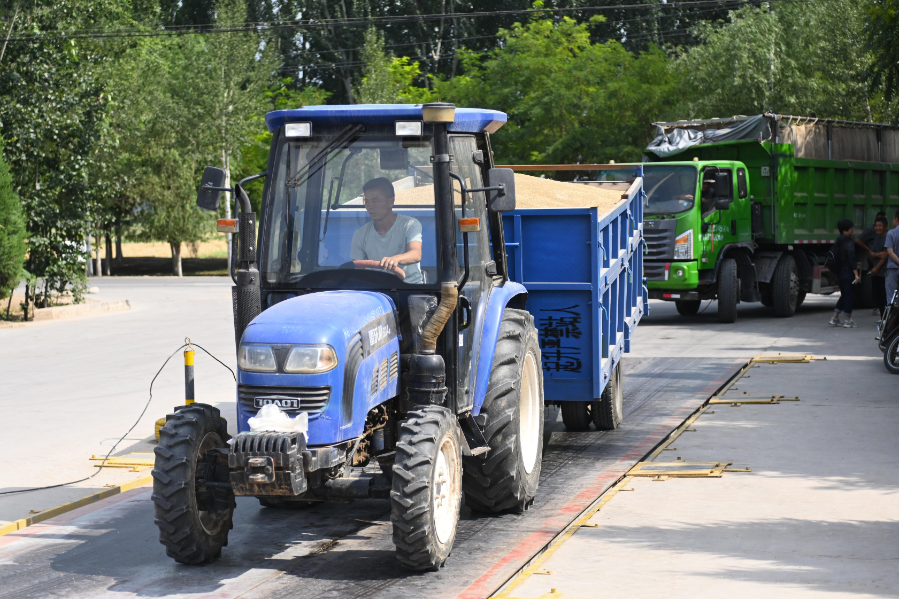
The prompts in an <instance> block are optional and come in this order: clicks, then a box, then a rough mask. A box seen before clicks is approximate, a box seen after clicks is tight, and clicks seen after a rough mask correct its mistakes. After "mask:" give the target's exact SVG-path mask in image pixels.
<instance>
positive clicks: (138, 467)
mask: <svg viewBox="0 0 900 599" xmlns="http://www.w3.org/2000/svg"><path fill="white" fill-rule="evenodd" d="M139 455H149V456H151V457H149V458H136V457H133V456H139ZM91 460H94V461H99V462H100V463H99V464H94V466H96V467H97V468H131V471H132V472H143V471H144V470H149V469H150V468H153V465H154V461H155V458H154V457H153V454H152V453H150V452H147V451H136V452H132V453H129V454H127V455H122V456H118V457H114V458H109V459H108V460H107V459H106V458H105V456H97V455H92V456H91Z"/></svg>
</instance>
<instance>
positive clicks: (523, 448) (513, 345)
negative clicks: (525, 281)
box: [463, 308, 565, 512]
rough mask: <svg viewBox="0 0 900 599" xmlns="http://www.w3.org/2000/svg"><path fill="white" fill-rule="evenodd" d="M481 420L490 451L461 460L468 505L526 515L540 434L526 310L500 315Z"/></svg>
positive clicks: (533, 340) (539, 395) (540, 408)
mask: <svg viewBox="0 0 900 599" xmlns="http://www.w3.org/2000/svg"><path fill="white" fill-rule="evenodd" d="M563 405H565V404H563ZM481 414H482V415H483V416H484V423H483V428H484V438H485V440H486V441H487V444H488V446H489V447H490V448H491V450H490V451H488V452H487V453H485V454H483V455H480V456H470V457H466V458H464V462H465V466H466V467H465V471H464V472H463V491H464V492H465V494H466V505H467V506H469V507H470V508H472V509H473V510H476V511H479V512H502V511H505V510H513V511H519V512H521V511H524V510H526V509H527V508H528V507H529V506H530V505H531V502H532V501H534V496H535V494H536V493H537V487H538V480H539V479H540V476H541V457H542V456H543V443H542V440H543V429H544V379H543V372H542V370H541V350H540V347H539V346H538V336H537V329H535V327H534V317H533V316H532V315H531V314H529V313H528V312H525V311H524V310H514V309H512V308H507V309H506V311H505V312H504V313H503V321H502V322H501V323H500V334H499V336H498V338H497V348H496V350H495V351H494V364H493V367H492V368H491V378H490V382H489V384H488V391H487V394H486V396H485V398H484V404H483V405H482V407H481Z"/></svg>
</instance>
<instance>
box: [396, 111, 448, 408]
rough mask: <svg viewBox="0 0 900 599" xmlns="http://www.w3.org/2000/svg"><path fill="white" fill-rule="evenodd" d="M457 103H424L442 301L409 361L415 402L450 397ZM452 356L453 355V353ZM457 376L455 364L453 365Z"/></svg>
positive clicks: (439, 401) (411, 394) (410, 387)
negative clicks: (445, 341) (451, 127)
mask: <svg viewBox="0 0 900 599" xmlns="http://www.w3.org/2000/svg"><path fill="white" fill-rule="evenodd" d="M455 115H456V107H455V106H454V105H453V104H444V103H434V104H425V105H423V106H422V120H423V121H425V122H426V123H431V124H432V125H433V127H434V156H432V157H431V160H432V163H433V164H434V187H435V200H436V201H437V205H438V206H437V207H438V213H439V216H440V219H439V220H440V227H441V229H440V236H439V237H440V243H441V301H440V303H439V304H438V307H437V310H435V312H434V315H433V316H432V317H431V318H430V319H429V320H428V322H427V323H426V324H425V326H424V328H423V330H422V336H421V338H420V340H419V348H420V349H419V353H418V354H415V355H413V356H411V357H410V361H409V385H408V387H407V389H408V391H409V401H410V403H412V404H413V405H431V404H436V405H444V404H445V403H446V401H447V386H446V381H447V365H446V364H445V363H444V358H443V357H441V356H440V355H439V354H437V353H436V350H437V340H438V337H440V335H441V332H443V330H444V327H445V326H446V325H447V322H448V321H449V320H450V318H451V317H453V315H454V314H455V313H456V308H457V305H458V302H459V288H458V286H457V282H456V219H455V213H454V211H453V196H452V189H451V187H450V161H451V160H452V157H451V156H450V150H449V141H448V136H447V125H448V124H450V123H452V122H453V121H454V119H455ZM451 359H452V357H451ZM451 370H452V372H451V375H452V376H453V377H454V378H455V367H453V368H451Z"/></svg>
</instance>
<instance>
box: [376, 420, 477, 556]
mask: <svg viewBox="0 0 900 599" xmlns="http://www.w3.org/2000/svg"><path fill="white" fill-rule="evenodd" d="M461 458H462V452H461V450H460V444H459V426H458V425H457V424H456V418H455V417H454V416H453V414H451V413H450V410H448V409H447V408H444V407H441V406H423V407H420V408H417V409H415V410H413V411H411V412H409V414H408V417H407V419H406V420H405V421H404V422H403V424H401V425H400V439H399V440H398V442H397V454H396V461H395V462H394V469H393V485H392V486H393V488H392V490H391V522H392V523H393V525H394V545H395V546H396V548H397V559H398V560H400V563H402V564H403V565H404V566H406V567H408V568H410V569H412V570H437V569H438V568H440V567H441V565H442V564H443V563H444V560H446V559H447V556H448V555H450V550H451V549H452V548H453V540H454V539H455V538H456V523H457V522H458V521H459V506H460V499H461V497H462V480H461V479H462V476H461V474H462V459H461Z"/></svg>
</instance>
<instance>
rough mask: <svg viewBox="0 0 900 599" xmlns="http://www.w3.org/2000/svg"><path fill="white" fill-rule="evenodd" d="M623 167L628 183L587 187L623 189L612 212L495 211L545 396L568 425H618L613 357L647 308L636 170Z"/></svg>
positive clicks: (619, 396)
mask: <svg viewBox="0 0 900 599" xmlns="http://www.w3.org/2000/svg"><path fill="white" fill-rule="evenodd" d="M601 168H602V167H601ZM606 168H615V169H616V170H623V169H622V167H606ZM626 168H627V170H628V171H629V172H628V173H627V174H625V175H626V176H625V177H621V178H623V179H625V178H627V179H628V180H629V181H628V185H627V186H623V185H621V184H616V183H613V182H609V183H600V182H596V183H592V184H591V185H593V186H597V187H603V186H609V187H610V188H613V189H615V188H619V189H621V190H622V191H623V193H622V202H621V203H619V204H618V205H617V206H615V207H614V208H613V209H612V210H611V211H608V212H602V211H601V210H600V209H598V208H532V209H517V210H516V211H515V212H512V213H509V214H505V215H504V216H503V228H504V232H505V239H506V248H507V250H506V251H507V254H508V256H509V263H510V278H511V279H512V280H513V281H517V282H519V283H522V285H524V286H525V288H526V289H527V290H528V301H527V303H526V308H527V310H528V311H529V312H530V313H531V314H532V315H533V316H534V320H535V323H536V326H537V331H538V336H539V338H540V346H541V361H542V366H543V371H544V402H545V404H546V405H547V406H560V407H561V409H562V417H563V422H564V423H565V425H566V428H567V429H569V430H575V431H578V430H587V429H588V427H589V425H590V423H591V422H593V423H594V425H595V426H596V427H597V429H599V430H611V429H614V428H616V427H617V426H618V425H619V424H620V423H621V422H622V417H623V413H622V409H623V406H622V400H623V395H624V393H623V380H622V375H621V370H620V369H619V361H620V359H621V357H622V354H623V353H626V352H628V351H630V349H631V338H632V336H633V334H634V329H635V327H637V325H638V323H639V322H640V320H641V317H642V316H643V315H644V314H647V312H648V309H649V307H648V304H647V293H646V287H645V283H644V279H643V243H644V240H643V235H642V232H643V224H642V222H643V221H642V218H643V199H644V195H643V186H642V181H643V172H642V168H641V166H637V167H633V166H629V167H626ZM548 413H549V414H552V412H551V411H550V410H548Z"/></svg>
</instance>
